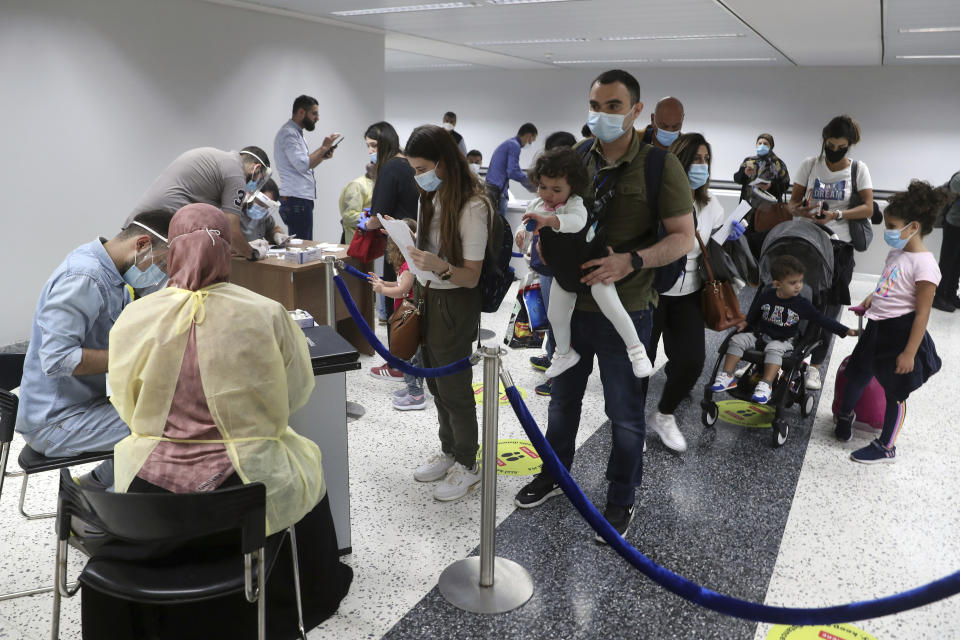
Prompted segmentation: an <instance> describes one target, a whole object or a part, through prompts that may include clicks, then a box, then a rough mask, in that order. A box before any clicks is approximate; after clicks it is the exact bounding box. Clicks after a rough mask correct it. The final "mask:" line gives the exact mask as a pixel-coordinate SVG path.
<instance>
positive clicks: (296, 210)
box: [280, 196, 313, 240]
mask: <svg viewBox="0 0 960 640" xmlns="http://www.w3.org/2000/svg"><path fill="white" fill-rule="evenodd" d="M280 219H281V220H283V224H285V225H287V233H289V234H290V235H296V236H297V237H298V238H300V239H301V240H313V200H306V199H304V198H294V197H293V196H281V197H280Z"/></svg>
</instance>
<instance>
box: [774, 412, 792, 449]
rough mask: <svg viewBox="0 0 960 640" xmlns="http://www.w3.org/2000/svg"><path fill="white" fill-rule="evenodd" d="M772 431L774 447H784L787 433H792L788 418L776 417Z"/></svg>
mask: <svg viewBox="0 0 960 640" xmlns="http://www.w3.org/2000/svg"><path fill="white" fill-rule="evenodd" d="M770 431H771V434H770V435H771V444H772V445H773V446H774V447H782V446H783V444H784V443H785V442H786V441H787V435H789V433H790V425H789V424H788V423H787V421H786V420H783V419H781V418H774V420H773V428H772V429H771V430H770Z"/></svg>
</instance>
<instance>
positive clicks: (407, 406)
mask: <svg viewBox="0 0 960 640" xmlns="http://www.w3.org/2000/svg"><path fill="white" fill-rule="evenodd" d="M393 408H394V409H396V410H397V411H417V410H418V409H426V408H427V397H426V396H425V395H423V394H420V395H419V396H412V395H409V394H406V395H404V396H403V397H401V398H394V399H393Z"/></svg>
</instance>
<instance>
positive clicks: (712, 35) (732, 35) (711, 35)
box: [598, 33, 744, 41]
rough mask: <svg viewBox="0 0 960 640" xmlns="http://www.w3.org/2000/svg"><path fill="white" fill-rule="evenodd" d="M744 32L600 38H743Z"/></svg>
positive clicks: (609, 38) (607, 38)
mask: <svg viewBox="0 0 960 640" xmlns="http://www.w3.org/2000/svg"><path fill="white" fill-rule="evenodd" d="M742 37H744V34H742V33H703V34H690V35H677V36H609V37H604V38H598V40H608V41H618V40H713V39H716V38H742Z"/></svg>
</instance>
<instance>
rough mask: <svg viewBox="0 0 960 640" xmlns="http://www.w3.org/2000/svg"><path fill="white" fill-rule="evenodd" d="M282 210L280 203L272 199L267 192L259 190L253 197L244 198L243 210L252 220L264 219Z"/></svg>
mask: <svg viewBox="0 0 960 640" xmlns="http://www.w3.org/2000/svg"><path fill="white" fill-rule="evenodd" d="M279 210H280V203H279V202H277V201H276V200H271V199H270V197H269V196H267V194H265V193H263V192H262V191H258V192H256V193H255V194H253V197H252V198H251V197H248V198H246V199H245V200H244V205H243V211H244V213H245V214H246V215H247V217H248V218H250V219H251V220H262V219H264V218H265V217H267V216H268V215H273V214H275V213H276V212H278V211H279Z"/></svg>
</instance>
